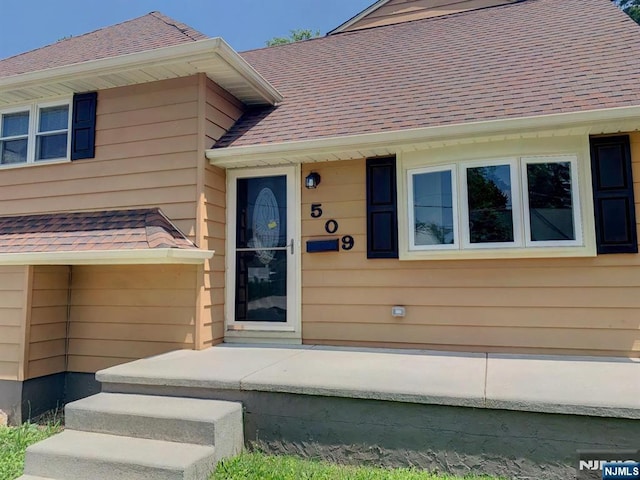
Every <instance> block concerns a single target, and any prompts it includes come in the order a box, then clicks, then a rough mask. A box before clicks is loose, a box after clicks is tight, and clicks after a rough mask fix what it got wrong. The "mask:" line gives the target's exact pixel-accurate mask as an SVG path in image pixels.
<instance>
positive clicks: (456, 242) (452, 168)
mask: <svg viewBox="0 0 640 480" xmlns="http://www.w3.org/2000/svg"><path fill="white" fill-rule="evenodd" d="M457 170H458V169H457V166H456V165H454V164H452V165H439V166H437V167H424V168H415V169H410V170H407V189H408V195H407V200H408V203H407V208H408V210H407V213H408V214H409V249H410V250H412V251H421V250H422V251H424V250H427V251H430V250H459V249H460V236H459V228H458V225H459V220H458V218H459V213H458V181H457V178H458V175H457ZM438 172H451V196H452V198H451V207H452V210H453V243H452V244H443V245H416V237H415V213H414V212H415V210H414V208H415V206H414V204H413V194H414V189H413V176H414V175H421V174H424V173H438Z"/></svg>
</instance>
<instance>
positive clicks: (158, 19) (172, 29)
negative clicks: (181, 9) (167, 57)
mask: <svg viewBox="0 0 640 480" xmlns="http://www.w3.org/2000/svg"><path fill="white" fill-rule="evenodd" d="M204 38H207V36H206V35H204V34H203V33H200V32H198V31H197V30H194V29H193V28H191V27H189V26H188V25H184V24H183V23H180V22H177V21H176V20H173V19H171V18H169V17H167V16H165V15H162V14H161V13H159V12H151V13H149V14H147V15H143V16H142V17H138V18H134V19H133V20H129V21H127V22H123V23H119V24H117V25H112V26H110V27H105V28H101V29H99V30H96V31H94V32H91V33H87V34H84V35H79V36H77V37H71V38H68V39H66V40H61V41H59V42H57V43H54V44H52V45H48V46H46V47H43V48H39V49H37V50H32V51H30V52H26V53H22V54H20V55H16V56H14V57H9V58H7V59H4V60H0V78H2V77H9V76H12V75H18V74H20V73H27V72H35V71H39V70H45V69H48V68H54V67H61V66H67V65H73V64H76V63H81V62H86V61H89V60H97V59H100V58H108V57H115V56H118V55H126V54H130V53H137V52H143V51H145V50H153V49H156V48H162V47H169V46H173V45H179V44H181V43H187V42H194V41H196V40H202V39H204Z"/></svg>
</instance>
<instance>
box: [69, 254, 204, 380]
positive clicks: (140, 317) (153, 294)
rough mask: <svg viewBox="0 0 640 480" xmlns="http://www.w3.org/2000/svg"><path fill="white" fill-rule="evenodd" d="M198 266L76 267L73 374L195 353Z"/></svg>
mask: <svg viewBox="0 0 640 480" xmlns="http://www.w3.org/2000/svg"><path fill="white" fill-rule="evenodd" d="M196 269H197V267H196V266H194V265H131V266H74V267H73V268H72V280H71V285H72V294H71V307H70V318H71V321H70V329H69V359H68V370H69V371H72V372H89V373H93V372H95V371H96V370H99V369H101V368H106V367H109V366H113V365H117V364H120V363H125V362H127V361H131V360H135V359H139V358H143V357H148V356H151V355H157V354H160V353H164V352H168V351H171V350H178V349H184V348H187V349H189V348H193V347H194V328H195V304H196Z"/></svg>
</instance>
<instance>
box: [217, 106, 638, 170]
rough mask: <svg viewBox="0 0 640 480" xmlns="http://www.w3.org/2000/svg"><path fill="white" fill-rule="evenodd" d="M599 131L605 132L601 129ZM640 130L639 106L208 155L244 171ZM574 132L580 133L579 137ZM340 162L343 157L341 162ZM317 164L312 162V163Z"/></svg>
mask: <svg viewBox="0 0 640 480" xmlns="http://www.w3.org/2000/svg"><path fill="white" fill-rule="evenodd" d="M613 123H615V124H616V125H618V124H621V123H623V124H624V127H625V130H613V131H609V129H606V128H605V129H602V127H599V126H600V125H605V124H613ZM598 128H600V130H599V129H598ZM638 129H640V106H631V107H619V108H610V109H603V110H589V111H583V112H573V113H559V114H552V115H541V116H536V117H522V118H510V119H502V120H488V121H483V122H471V123H462V124H456V125H443V126H434V127H424V128H414V129H407V130H394V131H390V132H378V133H366V134H361V135H346V136H341V137H327V138H320V139H311V140H301V141H294V142H279V143H268V144H259V145H247V146H238V147H233V146H231V147H224V148H212V149H209V150H206V157H207V159H208V160H209V162H210V163H211V164H212V165H217V166H220V167H224V168H233V167H242V166H245V165H246V164H247V163H250V162H254V163H255V162H259V163H263V164H265V165H268V164H270V163H271V162H282V160H286V159H291V163H305V160H300V159H301V158H304V157H312V156H318V155H334V156H338V157H339V154H340V152H354V151H359V150H371V149H376V148H380V149H382V148H387V149H389V148H393V149H396V150H402V147H403V146H406V145H413V146H415V145H420V144H425V145H426V144H428V143H429V142H440V141H455V140H465V139H471V138H475V139H482V138H490V137H494V136H497V135H509V134H519V133H522V134H525V133H529V132H535V131H545V132H549V135H566V134H567V133H564V132H569V131H573V132H575V131H577V130H580V131H581V132H583V133H584V134H601V133H618V132H622V131H630V130H638ZM574 134H575V133H574ZM338 159H341V158H338ZM309 161H312V160H309Z"/></svg>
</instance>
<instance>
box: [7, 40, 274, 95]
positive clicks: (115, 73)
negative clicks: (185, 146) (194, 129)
mask: <svg viewBox="0 0 640 480" xmlns="http://www.w3.org/2000/svg"><path fill="white" fill-rule="evenodd" d="M198 73H205V74H206V75H207V76H208V77H209V78H210V79H211V80H213V81H214V82H216V83H217V84H218V85H220V86H221V87H222V88H224V89H225V90H227V91H228V92H229V93H231V94H232V95H234V96H235V97H236V98H238V99H239V100H240V101H242V102H243V103H245V104H247V105H275V104H277V103H278V102H281V101H282V95H281V94H280V93H279V92H278V91H277V90H276V89H275V87H273V86H272V85H271V84H270V83H269V82H267V80H265V79H264V77H262V76H261V75H260V74H259V73H258V72H257V71H256V70H255V69H254V68H253V67H252V66H251V65H249V63H247V61H246V60H244V59H243V58H242V57H241V56H240V55H239V54H238V53H237V52H235V50H233V49H232V48H231V47H230V46H229V45H228V44H227V43H226V42H225V41H224V40H223V39H221V38H210V39H206V40H198V41H196V42H190V43H184V44H181V45H176V46H171V47H164V48H158V49H154V50H147V51H144V52H139V53H132V54H128V55H120V56H117V57H109V58H103V59H99V60H90V61H88V62H82V63H77V64H73V65H67V66H63V67H55V68H49V69H46V70H39V71H36V72H29V73H23V74H19V75H13V76H10V77H4V78H0V106H5V105H10V104H16V103H24V102H29V101H37V100H39V99H42V98H51V97H53V96H62V95H71V94H73V93H77V92H87V91H94V90H103V89H107V88H114V87H124V86H128V85H136V84H141V83H148V82H154V81H158V80H168V79H172V78H180V77H188V76H191V75H195V74H198Z"/></svg>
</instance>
